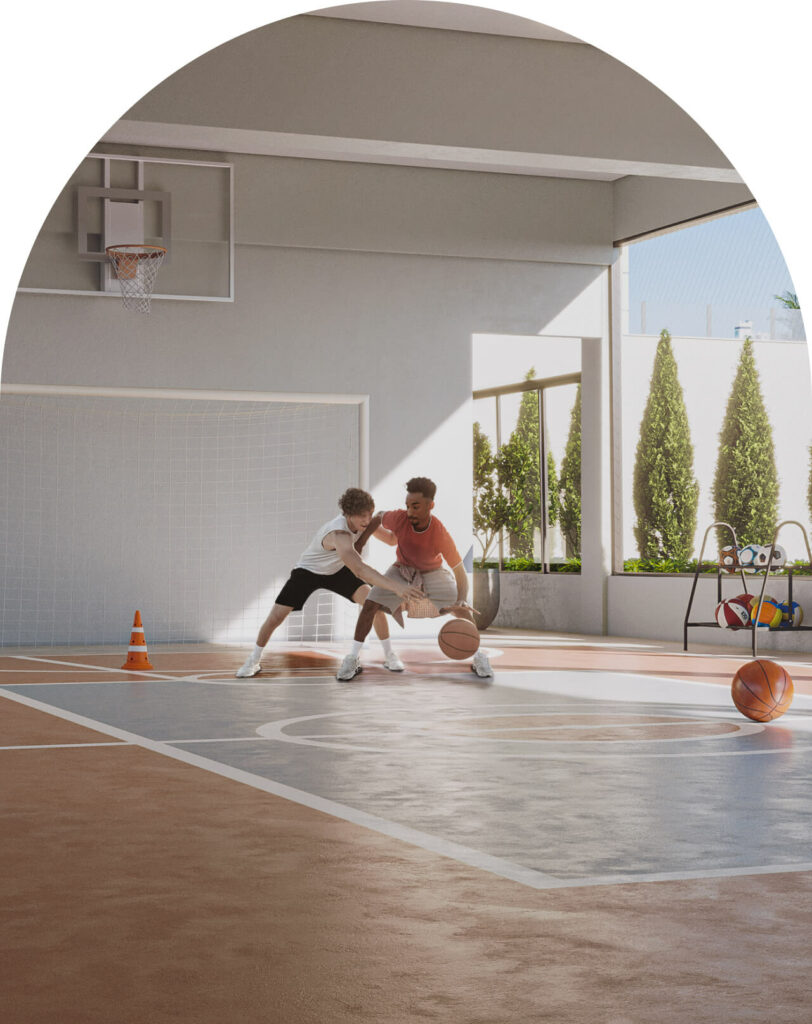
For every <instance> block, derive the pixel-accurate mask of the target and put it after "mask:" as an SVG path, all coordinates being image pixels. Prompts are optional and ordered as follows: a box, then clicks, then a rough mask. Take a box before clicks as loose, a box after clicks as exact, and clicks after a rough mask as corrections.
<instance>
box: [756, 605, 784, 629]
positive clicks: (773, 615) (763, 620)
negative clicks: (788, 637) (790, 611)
mask: <svg viewBox="0 0 812 1024" xmlns="http://www.w3.org/2000/svg"><path fill="white" fill-rule="evenodd" d="M750 607H751V611H750V621H751V622H753V623H755V624H756V626H758V627H760V628H761V627H763V628H764V629H775V627H776V626H779V625H780V624H781V608H780V606H779V604H778V602H777V601H775V600H773V599H772V598H767V597H765V598H764V600H763V601H762V603H761V609H760V610H759V607H758V598H755V599H754V600H753V602H752V604H751V606H750ZM756 616H758V621H756Z"/></svg>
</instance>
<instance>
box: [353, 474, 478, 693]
mask: <svg viewBox="0 0 812 1024" xmlns="http://www.w3.org/2000/svg"><path fill="white" fill-rule="evenodd" d="M406 492H407V493H406V509H405V510H403V509H399V510H397V511H395V512H384V513H383V515H379V516H376V519H378V520H379V521H380V525H379V527H378V529H377V530H376V531H375V533H374V536H376V537H378V538H379V539H380V540H382V541H383V542H384V543H386V544H390V545H392V546H393V547H394V546H395V545H397V552H396V555H395V564H394V565H392V566H390V567H389V569H387V571H386V572H385V573H384V575H385V576H386V578H387V579H389V580H393V581H403V580H405V581H406V582H407V583H412V584H414V585H415V586H417V585H420V586H421V587H422V590H423V593H424V595H425V597H426V598H427V599H428V600H429V601H430V602H432V604H434V605H435V606H436V607H437V608H440V609H444V610H446V609H447V610H448V611H449V612H450V613H451V614H452V615H456V616H457V617H458V618H461V619H468V620H469V621H471V622H473V621H474V616H473V613H472V609H471V607H470V605H469V604H468V603H467V601H466V598H467V596H468V577H467V576H466V574H465V569H464V567H463V564H462V558H460V553H459V551H458V550H457V546H456V544H455V543H454V541H453V540H452V538H451V535H450V534H449V532H448V530H446V528H445V527H444V526H443V524H442V523H441V522H440V520H439V519H436V518H435V517H434V516H432V514H431V510H432V509H433V508H434V495H435V494H436V493H437V487H436V485H435V484H434V482H433V481H431V480H429V479H428V478H427V477H424V476H417V477H413V478H412V479H411V480H409V482H408V483H407V484H406ZM374 522H375V520H373V521H372V523H371V524H370V525H373V524H374ZM443 559H445V561H446V563H447V564H448V566H450V569H451V571H450V572H449V570H448V569H446V568H444V567H443ZM400 604H401V599H400V598H399V597H398V596H397V594H395V593H392V592H391V591H389V590H385V589H384V588H383V587H380V586H374V587H373V588H372V590H371V591H370V592H369V594H368V595H367V599H366V601H365V602H364V606H363V608H362V609H361V613H360V615H359V616H358V623H357V625H356V627H355V640H354V641H353V645H352V650H351V651H350V653H349V654H347V655H346V656H345V658H344V660H343V662H342V663H341V667H340V668H339V670H338V672H337V674H336V678H337V679H341V680H349V679H354V678H355V676H357V675H358V673H359V672H360V671H361V650H362V648H363V645H364V640H366V638H367V635H368V634H369V631H370V629H371V628H372V623H373V620H374V618H375V615H376V614H377V612H379V611H386V612H389V614H390V615H391V614H393V613H395V612H396V611H397V610H398V608H399V607H400ZM449 606H450V607H449ZM390 660H391V659H390ZM390 667H391V666H390ZM471 669H472V671H473V672H475V673H476V674H477V675H478V676H480V677H481V678H483V679H487V678H489V677H491V676H492V675H493V670H492V669H491V666H490V663H489V661H488V658H487V655H486V654H485V653H484V652H483V651H477V653H476V654H475V655H474V657H473V660H472V663H471ZM400 670H401V671H402V670H403V665H402V663H401V669H400Z"/></svg>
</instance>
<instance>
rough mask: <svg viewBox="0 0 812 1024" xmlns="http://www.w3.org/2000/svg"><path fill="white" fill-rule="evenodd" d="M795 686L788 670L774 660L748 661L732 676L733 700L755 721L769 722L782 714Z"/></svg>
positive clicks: (790, 700) (731, 692)
mask: <svg viewBox="0 0 812 1024" xmlns="http://www.w3.org/2000/svg"><path fill="white" fill-rule="evenodd" d="M794 693H795V687H794V686H793V685H792V679H791V677H790V674H789V673H788V672H787V670H786V669H785V668H784V667H783V666H782V665H777V664H776V663H775V662H774V661H766V660H765V659H764V658H757V659H756V660H755V661H748V662H747V663H746V664H745V665H742V666H741V668H739V669H738V671H737V672H736V675H735V676H733V683H732V685H731V688H730V695H731V697H732V698H733V703H734V704H735V705H736V707H737V708H738V709H739V711H741V713H742V714H743V715H744V716H745V718H750V719H752V720H753V721H754V722H770V721H772V720H773V719H774V718H778V717H779V716H781V715H783V714H784V712H785V711H786V710H787V708H788V707H789V706H790V704H791V703H792V698H793V696H794Z"/></svg>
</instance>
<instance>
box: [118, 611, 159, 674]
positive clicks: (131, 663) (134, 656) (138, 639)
mask: <svg viewBox="0 0 812 1024" xmlns="http://www.w3.org/2000/svg"><path fill="white" fill-rule="evenodd" d="M121 667H122V668H131V669H134V670H136V671H138V670H140V671H142V672H143V671H144V670H145V669H146V670H147V671H149V670H150V669H151V668H152V665H150V663H149V656H148V655H147V641H146V638H145V637H144V627H143V626H142V625H141V612H136V613H135V618H134V619H133V631H132V633H130V646H129V647H128V648H127V660H126V661H125V662H124V664H123V665H122V666H121Z"/></svg>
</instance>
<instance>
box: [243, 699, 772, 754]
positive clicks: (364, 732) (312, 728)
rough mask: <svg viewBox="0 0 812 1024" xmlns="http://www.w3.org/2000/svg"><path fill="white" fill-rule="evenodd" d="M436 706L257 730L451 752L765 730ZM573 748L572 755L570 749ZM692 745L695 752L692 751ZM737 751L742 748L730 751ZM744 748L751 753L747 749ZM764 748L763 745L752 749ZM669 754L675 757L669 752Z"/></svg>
mask: <svg viewBox="0 0 812 1024" xmlns="http://www.w3.org/2000/svg"><path fill="white" fill-rule="evenodd" d="M483 712H485V709H484V708H481V709H477V710H476V711H472V710H470V711H463V712H460V711H458V710H456V709H455V710H453V711H447V712H443V711H439V712H437V713H436V714H434V715H433V716H432V717H431V718H425V717H422V716H421V717H419V718H418V717H417V716H415V715H411V716H409V715H399V716H386V717H383V716H382V715H378V714H377V713H376V712H374V711H357V710H356V711H341V712H331V713H328V714H317V715H305V716H299V717H296V718H288V719H284V720H280V721H276V722H267V723H266V724H265V725H262V726H260V727H259V728H258V729H257V734H258V735H260V736H262V737H264V738H266V739H273V740H278V741H280V742H283V743H292V744H298V745H304V746H315V747H323V748H328V749H333V750H345V751H359V752H361V751H363V752H379V753H386V752H391V751H392V750H393V749H397V748H401V749H402V748H404V747H405V748H409V747H411V748H412V749H414V750H415V752H417V751H421V752H422V751H426V749H427V748H428V749H432V750H437V751H442V752H443V753H448V754H452V753H454V752H458V753H472V752H475V751H477V750H480V751H481V750H483V749H485V750H490V751H494V752H496V753H497V754H503V755H506V756H520V757H555V756H562V755H564V756H566V752H567V751H571V752H572V756H585V757H593V756H601V753H600V752H601V750H604V751H607V752H609V751H611V750H614V751H615V752H618V753H619V752H621V751H622V752H623V753H624V754H630V755H632V756H634V754H635V753H636V752H637V753H643V754H644V755H645V754H646V753H648V756H656V754H654V753H652V752H653V751H656V750H657V749H658V748H659V749H662V750H667V749H670V750H673V749H674V745H675V744H679V745H682V744H686V743H688V744H690V745H691V746H692V747H693V748H694V749H696V746H695V745H696V744H701V745H702V746H703V747H705V746H707V745H708V744H714V746H717V747H718V745H719V743H720V741H721V743H727V745H728V746H729V744H730V741H731V740H734V741H735V740H737V739H740V738H743V737H747V736H753V735H756V734H758V733H761V732H763V731H764V729H765V726H764V725H763V724H760V723H756V722H748V721H744V720H742V721H736V720H735V719H734V718H732V717H731V716H730V715H729V714H727V713H724V714H716V715H715V716H713V715H709V714H698V713H697V712H696V711H695V710H693V709H691V710H686V711H685V712H683V713H680V712H679V711H675V712H673V713H664V712H662V711H657V710H652V711H650V712H649V711H640V710H634V711H628V712H624V711H615V710H613V711H603V710H599V709H590V710H589V711H584V710H583V705H577V706H576V705H572V706H565V707H561V706H559V707H557V708H556V709H551V708H540V707H539V706H538V704H533V705H528V704H522V705H498V706H495V707H494V708H493V709H492V710H491V709H488V712H486V713H483ZM576 751H577V753H576ZM698 752H699V751H698V750H697V753H698ZM736 752H737V753H738V752H741V751H736ZM748 752H750V751H748ZM759 752H767V751H759ZM671 756H678V755H676V754H672V755H671Z"/></svg>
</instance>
